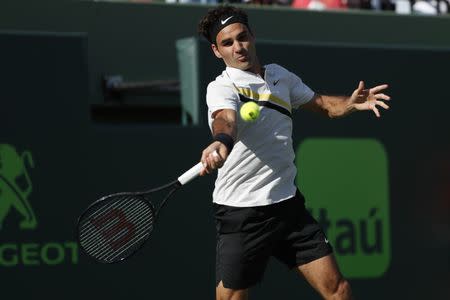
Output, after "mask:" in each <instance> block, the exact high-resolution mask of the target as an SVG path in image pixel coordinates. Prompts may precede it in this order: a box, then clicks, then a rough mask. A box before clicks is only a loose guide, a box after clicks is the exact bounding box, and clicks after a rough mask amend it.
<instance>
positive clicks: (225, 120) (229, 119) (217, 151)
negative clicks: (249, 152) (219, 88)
mask: <svg viewBox="0 0 450 300" xmlns="http://www.w3.org/2000/svg"><path fill="white" fill-rule="evenodd" d="M212 118H213V119H214V120H213V122H212V134H213V139H214V142H212V143H211V144H210V145H209V146H208V147H206V148H205V150H203V153H202V158H201V162H202V163H203V166H204V169H203V170H202V171H201V172H200V175H201V176H203V175H205V174H207V173H210V172H211V171H213V170H215V169H218V168H220V167H222V166H223V164H224V163H225V160H226V159H227V157H228V155H229V154H230V152H231V149H232V148H233V144H234V141H235V140H236V134H237V125H236V111H235V110H233V109H221V110H218V111H215V112H214V113H213V115H212Z"/></svg>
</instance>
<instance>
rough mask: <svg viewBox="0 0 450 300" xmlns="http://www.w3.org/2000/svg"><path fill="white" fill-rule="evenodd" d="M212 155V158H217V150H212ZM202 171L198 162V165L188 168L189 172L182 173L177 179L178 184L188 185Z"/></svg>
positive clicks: (201, 165) (201, 166)
mask: <svg viewBox="0 0 450 300" xmlns="http://www.w3.org/2000/svg"><path fill="white" fill-rule="evenodd" d="M212 154H213V155H214V156H219V153H217V150H214V152H213V153H212ZM202 169H203V164H202V162H199V163H198V164H196V165H195V166H193V167H192V168H190V169H189V170H187V171H186V172H184V173H183V175H181V176H180V177H178V182H179V183H180V184H181V185H185V184H186V183H188V182H189V181H191V180H192V179H194V178H196V177H197V176H199V175H200V171H201V170H202Z"/></svg>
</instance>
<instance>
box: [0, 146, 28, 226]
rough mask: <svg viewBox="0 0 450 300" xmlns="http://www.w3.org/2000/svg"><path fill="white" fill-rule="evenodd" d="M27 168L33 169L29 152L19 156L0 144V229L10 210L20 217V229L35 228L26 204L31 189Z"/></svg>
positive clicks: (10, 148) (13, 150)
mask: <svg viewBox="0 0 450 300" xmlns="http://www.w3.org/2000/svg"><path fill="white" fill-rule="evenodd" d="M27 167H31V168H34V162H33V158H32V156H31V153H30V152H29V151H24V152H23V153H22V155H19V153H17V151H16V150H15V149H14V147H13V146H11V145H8V144H0V229H1V228H2V225H3V221H4V220H5V217H6V216H7V215H8V213H9V212H10V211H11V209H12V208H15V210H16V211H17V212H18V213H19V214H20V215H21V216H22V219H21V221H20V223H19V228H20V229H34V228H36V226H37V221H36V217H35V215H34V212H33V209H32V208H31V206H30V203H29V202H28V197H29V196H30V194H31V191H32V189H33V188H32V184H31V180H30V177H29V175H28V171H27Z"/></svg>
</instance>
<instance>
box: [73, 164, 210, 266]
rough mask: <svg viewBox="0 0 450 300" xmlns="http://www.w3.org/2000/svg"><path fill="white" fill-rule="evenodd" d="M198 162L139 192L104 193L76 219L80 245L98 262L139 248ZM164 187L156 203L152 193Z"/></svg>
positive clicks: (111, 260) (113, 259)
mask: <svg viewBox="0 0 450 300" xmlns="http://www.w3.org/2000/svg"><path fill="white" fill-rule="evenodd" d="M202 168H203V165H202V163H201V162H200V163H198V164H197V165H195V166H194V167H192V168H191V169H189V170H188V171H186V172H185V173H184V174H182V175H181V176H180V177H178V179H177V180H175V181H172V182H170V183H167V184H165V185H162V186H160V187H157V188H154V189H151V190H147V191H142V192H131V193H129V192H123V193H115V194H111V195H107V196H104V197H102V198H100V199H98V200H97V201H95V202H94V203H92V204H91V205H89V207H88V208H87V209H86V210H85V211H84V212H83V213H82V214H81V216H80V217H79V219H78V223H77V235H78V236H77V238H78V243H79V245H80V248H81V249H82V250H83V251H84V252H85V253H86V254H87V255H88V256H90V257H92V258H93V259H95V260H96V261H98V262H101V263H107V264H110V263H116V262H119V261H122V260H124V259H126V258H128V257H130V256H131V255H133V254H134V253H136V252H137V251H138V250H139V249H141V248H142V246H143V245H144V243H145V242H146V241H147V239H148V238H149V237H150V234H151V233H152V231H153V229H154V224H155V221H156V218H157V216H158V213H159V212H160V211H161V209H162V208H163V207H164V205H165V204H166V202H167V200H168V199H169V198H170V197H171V196H172V195H173V193H175V191H176V190H177V189H179V188H180V187H181V186H183V185H185V184H186V183H188V182H189V181H191V180H192V179H194V178H196V177H197V176H198V175H199V173H200V171H201V170H202ZM163 190H167V191H168V192H167V194H166V196H165V197H164V198H163V200H162V201H161V203H160V205H159V207H155V206H154V205H153V203H152V201H151V199H150V197H151V194H152V193H155V192H160V191H163Z"/></svg>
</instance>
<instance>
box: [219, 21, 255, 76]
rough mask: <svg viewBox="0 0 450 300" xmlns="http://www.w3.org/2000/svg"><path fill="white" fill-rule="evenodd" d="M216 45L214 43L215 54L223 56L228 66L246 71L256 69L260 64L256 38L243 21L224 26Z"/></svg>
mask: <svg viewBox="0 0 450 300" xmlns="http://www.w3.org/2000/svg"><path fill="white" fill-rule="evenodd" d="M216 42H217V46H216V45H214V44H213V45H212V49H213V51H214V54H215V55H216V56H217V57H218V58H222V59H223V61H224V62H225V65H227V66H228V67H233V68H237V69H240V70H244V71H255V68H256V66H257V64H258V60H257V58H256V49H255V38H254V37H253V35H252V34H251V33H250V31H249V30H248V28H247V26H245V25H244V24H242V23H233V24H231V25H228V26H227V27H225V28H223V29H222V30H221V31H220V32H219V33H218V34H217V37H216Z"/></svg>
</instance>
